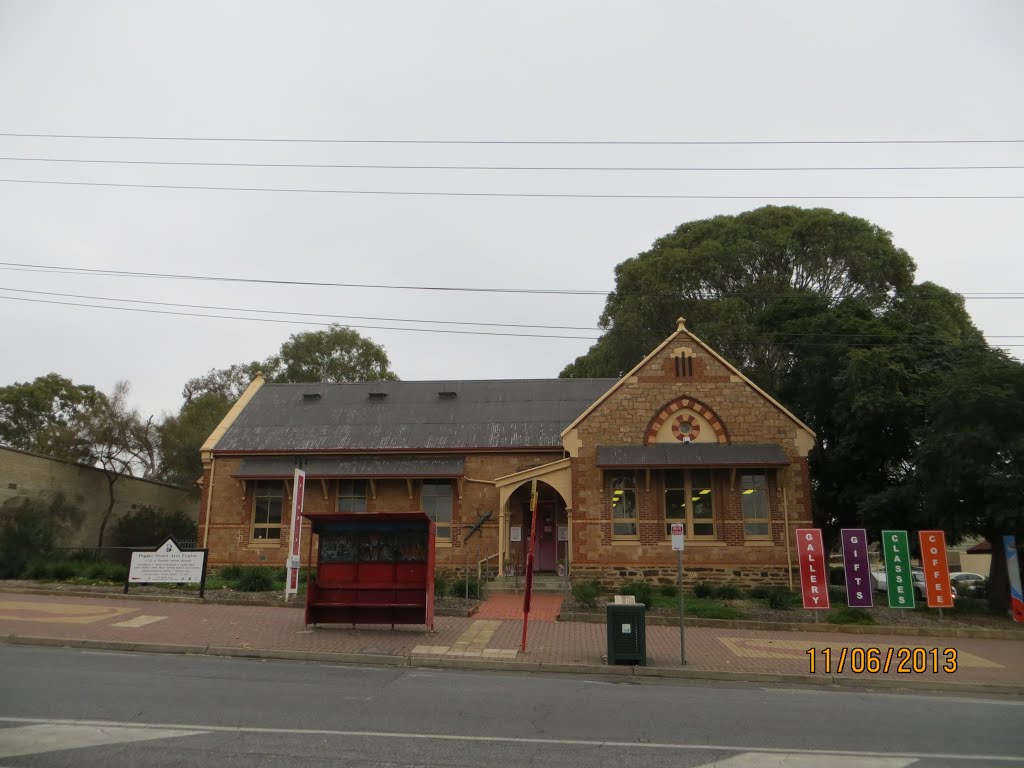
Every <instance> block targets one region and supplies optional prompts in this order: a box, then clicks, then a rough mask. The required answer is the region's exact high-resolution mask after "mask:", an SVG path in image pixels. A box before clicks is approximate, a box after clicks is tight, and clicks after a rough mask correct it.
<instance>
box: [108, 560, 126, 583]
mask: <svg viewBox="0 0 1024 768" xmlns="http://www.w3.org/2000/svg"><path fill="white" fill-rule="evenodd" d="M105 576H106V578H107V580H108V581H125V580H127V578H128V566H127V565H121V564H120V563H107V564H106V572H105Z"/></svg>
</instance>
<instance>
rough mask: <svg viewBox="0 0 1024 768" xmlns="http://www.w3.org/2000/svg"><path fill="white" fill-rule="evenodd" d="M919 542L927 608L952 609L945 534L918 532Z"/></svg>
mask: <svg viewBox="0 0 1024 768" xmlns="http://www.w3.org/2000/svg"><path fill="white" fill-rule="evenodd" d="M917 538H918V541H920V542H921V567H922V568H923V569H924V586H925V595H926V597H927V599H928V607H929V608H938V609H939V616H942V609H943V608H952V607H953V598H952V592H951V591H950V589H949V564H948V563H947V562H946V534H945V533H943V532H942V531H918V532H917Z"/></svg>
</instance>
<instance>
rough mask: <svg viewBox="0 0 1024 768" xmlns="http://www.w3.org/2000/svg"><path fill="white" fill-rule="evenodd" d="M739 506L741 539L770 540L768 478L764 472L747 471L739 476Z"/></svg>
mask: <svg viewBox="0 0 1024 768" xmlns="http://www.w3.org/2000/svg"><path fill="white" fill-rule="evenodd" d="M740 506H741V508H742V510H743V538H745V539H754V540H758V539H760V540H768V539H770V538H771V517H770V511H769V509H770V508H769V504H768V478H767V476H766V475H765V473H764V470H747V471H744V472H743V473H742V474H740Z"/></svg>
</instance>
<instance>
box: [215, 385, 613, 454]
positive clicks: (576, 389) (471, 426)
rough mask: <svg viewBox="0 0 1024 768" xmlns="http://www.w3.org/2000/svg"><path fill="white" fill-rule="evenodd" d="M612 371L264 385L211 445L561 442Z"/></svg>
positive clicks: (317, 447)
mask: <svg viewBox="0 0 1024 768" xmlns="http://www.w3.org/2000/svg"><path fill="white" fill-rule="evenodd" d="M614 383H615V380H614V379H518V380H516V379H513V380H491V381H380V382H358V383H350V384H263V385H262V386H261V387H259V388H258V389H257V390H256V391H255V392H253V393H252V395H251V397H250V399H249V400H248V402H247V404H246V405H245V407H244V408H242V409H241V410H240V412H239V413H238V414H237V417H236V418H235V419H234V420H233V421H231V423H230V424H227V425H225V428H224V431H223V436H221V437H220V439H218V440H217V441H216V445H215V447H214V448H213V450H214V451H216V452H217V453H248V452H293V451H337V452H344V451H351V452H358V451H432V450H446V451H452V450H486V449H491V450H494V449H502V448H510V449H522V448H561V447H562V441H561V432H562V429H563V428H564V427H565V425H566V424H568V423H569V422H571V421H572V420H573V419H574V418H575V417H576V416H578V415H579V414H580V413H582V412H583V411H584V410H585V409H586V408H587V407H588V406H589V405H590V404H591V403H592V402H593V401H594V400H595V399H597V398H598V397H599V396H600V395H601V393H603V392H605V391H606V390H607V389H608V388H609V387H610V386H611V385H612V384H614Z"/></svg>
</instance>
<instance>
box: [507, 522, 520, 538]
mask: <svg viewBox="0 0 1024 768" xmlns="http://www.w3.org/2000/svg"><path fill="white" fill-rule="evenodd" d="M508 540H509V541H522V540H523V527H522V526H521V525H513V526H512V527H510V528H509V536H508Z"/></svg>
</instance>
